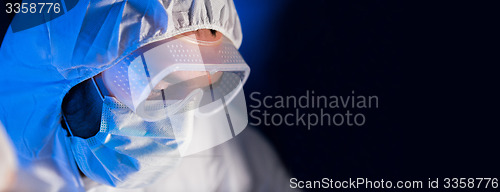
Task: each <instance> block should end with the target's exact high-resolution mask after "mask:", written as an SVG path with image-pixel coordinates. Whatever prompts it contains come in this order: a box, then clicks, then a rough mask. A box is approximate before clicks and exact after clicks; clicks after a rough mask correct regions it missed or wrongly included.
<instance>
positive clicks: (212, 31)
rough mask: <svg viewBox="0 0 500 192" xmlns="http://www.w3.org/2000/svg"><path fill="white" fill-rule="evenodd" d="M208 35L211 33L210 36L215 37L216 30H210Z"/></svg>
mask: <svg viewBox="0 0 500 192" xmlns="http://www.w3.org/2000/svg"><path fill="white" fill-rule="evenodd" d="M210 33H212V36H214V37H215V36H217V31H216V30H213V29H210Z"/></svg>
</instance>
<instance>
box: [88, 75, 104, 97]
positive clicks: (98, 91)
mask: <svg viewBox="0 0 500 192" xmlns="http://www.w3.org/2000/svg"><path fill="white" fill-rule="evenodd" d="M90 79H91V80H92V84H94V87H95V89H96V90H97V93H99V97H101V99H102V101H104V95H102V93H101V90H99V87H98V86H97V83H96V82H95V79H94V77H92V78H90Z"/></svg>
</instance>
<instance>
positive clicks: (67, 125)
mask: <svg viewBox="0 0 500 192" xmlns="http://www.w3.org/2000/svg"><path fill="white" fill-rule="evenodd" d="M62 117H63V120H64V123H65V124H66V128H68V131H69V134H70V135H71V137H74V135H73V132H71V128H69V124H68V121H67V120H66V115H64V113H62Z"/></svg>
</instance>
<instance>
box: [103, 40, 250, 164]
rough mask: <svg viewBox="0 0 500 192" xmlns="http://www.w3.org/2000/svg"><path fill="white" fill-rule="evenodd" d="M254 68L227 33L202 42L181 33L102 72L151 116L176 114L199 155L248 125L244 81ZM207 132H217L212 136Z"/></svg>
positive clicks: (187, 149) (189, 150) (120, 94)
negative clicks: (218, 37) (228, 37)
mask: <svg viewBox="0 0 500 192" xmlns="http://www.w3.org/2000/svg"><path fill="white" fill-rule="evenodd" d="M249 73H250V68H249V67H248V65H247V64H246V63H245V61H244V60H243V58H242V57H241V55H240V54H239V52H238V50H237V49H236V47H234V45H233V44H232V42H231V41H230V40H229V39H227V38H225V37H224V36H222V37H221V38H220V39H218V40H216V41H201V40H198V39H197V38H196V36H195V35H194V34H192V35H179V36H176V37H173V38H170V39H168V40H164V41H161V42H157V43H153V44H150V45H147V46H145V47H142V48H141V49H139V50H137V51H135V52H133V53H131V54H130V55H129V56H127V57H125V58H124V59H122V60H121V61H120V62H118V63H117V64H116V65H114V66H113V67H111V68H110V69H108V70H105V71H104V72H103V73H102V76H101V78H102V79H101V80H102V83H103V84H104V86H105V87H106V89H107V91H108V93H109V95H111V96H114V97H116V98H117V99H118V100H119V101H120V102H121V103H123V104H125V105H126V106H128V107H129V108H130V109H131V110H133V111H134V112H135V113H136V114H137V115H139V116H141V117H142V118H143V119H144V120H145V121H150V122H154V121H157V120H161V119H164V118H167V117H168V118H170V119H171V123H172V126H173V127H174V128H173V132H174V134H176V136H179V138H181V137H182V138H189V139H188V140H189V141H187V142H188V143H190V144H189V146H186V145H185V146H183V147H181V148H180V152H181V154H182V155H183V156H186V155H189V154H193V153H196V152H199V151H202V150H205V149H208V148H211V147H213V146H216V145H218V144H220V143H223V142H225V141H227V140H229V139H230V138H232V137H234V136H235V135H237V134H238V133H240V132H241V131H242V130H243V129H244V128H245V127H246V125H247V123H248V119H247V110H246V103H245V96H244V93H243V84H244V83H245V81H246V80H247V78H248V75H249ZM207 135H211V136H210V137H208V136H207Z"/></svg>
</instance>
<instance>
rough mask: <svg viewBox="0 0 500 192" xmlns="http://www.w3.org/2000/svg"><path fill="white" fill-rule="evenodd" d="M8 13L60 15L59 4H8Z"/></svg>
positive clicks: (6, 10) (6, 5)
mask: <svg viewBox="0 0 500 192" xmlns="http://www.w3.org/2000/svg"><path fill="white" fill-rule="evenodd" d="M5 8H6V9H5V12H7V13H50V12H53V13H59V12H60V11H61V6H60V5H59V3H6V4H5Z"/></svg>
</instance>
